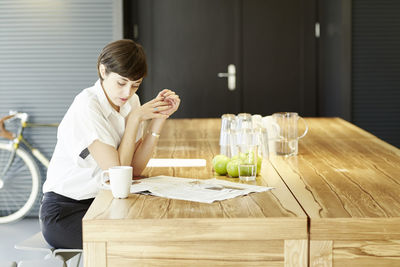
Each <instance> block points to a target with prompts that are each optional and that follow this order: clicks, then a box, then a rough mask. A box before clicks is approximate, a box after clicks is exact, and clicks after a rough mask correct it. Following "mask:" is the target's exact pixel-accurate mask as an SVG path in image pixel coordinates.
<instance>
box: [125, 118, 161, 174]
mask: <svg viewBox="0 0 400 267" xmlns="http://www.w3.org/2000/svg"><path fill="white" fill-rule="evenodd" d="M164 122H165V119H153V120H152V121H151V122H150V125H149V126H148V127H147V129H148V130H147V131H146V133H145V135H144V138H143V142H141V143H140V144H139V147H138V148H137V149H136V151H135V154H134V155H133V159H132V164H131V165H132V167H133V175H134V176H139V175H141V173H142V172H143V170H144V169H145V168H146V165H147V163H148V162H149V160H150V158H151V156H152V155H153V152H154V148H155V147H156V145H157V142H158V136H157V135H159V134H160V132H161V130H162V127H163V125H164Z"/></svg>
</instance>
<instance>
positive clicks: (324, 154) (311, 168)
mask: <svg viewBox="0 0 400 267" xmlns="http://www.w3.org/2000/svg"><path fill="white" fill-rule="evenodd" d="M306 121H307V123H308V124H309V127H310V130H309V133H308V134H307V135H306V137H304V138H303V139H301V140H300V142H299V155H298V156H295V157H288V158H285V157H279V156H271V157H270V159H269V161H268V160H265V161H264V162H263V169H262V172H261V176H259V177H257V180H256V182H254V184H258V185H265V186H273V187H276V189H274V190H272V191H269V192H263V193H254V194H250V195H248V196H244V197H239V198H234V199H230V200H225V201H221V202H215V203H212V204H204V203H196V202H189V201H182V200H171V199H165V198H158V197H153V196H145V195H136V194H132V195H130V196H129V198H128V199H125V200H115V199H113V198H112V196H111V194H110V192H109V191H101V192H100V194H99V196H98V197H97V198H96V200H95V202H94V204H93V205H92V207H91V208H90V209H89V211H88V213H87V214H86V216H85V218H84V221H85V220H86V221H89V220H118V219H119V220H131V219H151V220H154V219H157V220H160V219H193V220H197V219H199V218H201V219H218V220H221V219H226V220H233V219H238V220H240V219H245V220H249V219H250V218H251V219H254V220H257V219H267V218H268V219H274V218H279V220H283V219H290V220H295V219H299V221H301V222H302V223H303V222H304V219H305V218H307V216H308V217H309V218H310V220H311V224H312V225H315V226H317V225H318V223H321V225H320V226H321V227H319V228H318V227H316V228H315V229H320V231H322V232H324V233H326V232H329V231H331V232H335V231H336V232H338V231H341V230H340V227H339V228H338V227H335V226H333V225H334V224H332V228H334V229H328V230H327V228H326V227H328V226H326V221H325V220H326V219H329V220H331V221H332V220H336V222H340V223H343V224H346V225H349V224H352V223H353V227H359V225H360V223H359V222H360V221H363V222H364V223H365V222H367V223H370V224H373V225H377V223H378V222H377V221H374V220H379V224H382V220H385V225H386V226H385V227H386V230H385V231H387V233H388V236H390V237H392V238H394V237H396V238H397V237H398V238H399V239H400V237H399V236H398V235H400V233H398V232H399V231H398V230H397V227H398V225H399V222H400V164H399V163H400V150H399V149H397V148H395V147H393V146H391V145H389V144H387V143H385V142H383V141H382V140H380V139H378V138H376V137H375V136H373V135H372V134H370V133H368V132H366V131H364V130H362V129H360V128H358V127H356V126H354V125H353V124H351V123H348V122H346V121H344V120H342V119H339V118H307V119H306ZM219 129H220V120H219V119H175V120H174V119H173V120H168V121H167V124H166V126H165V127H164V131H163V132H162V135H161V138H160V140H159V144H158V147H157V149H156V152H155V155H154V157H156V158H204V159H206V161H207V166H206V167H190V168H177V167H170V168H148V169H146V170H145V173H144V174H145V175H147V176H157V175H172V176H177V177H187V178H202V179H207V178H211V177H215V175H214V173H213V172H212V167H211V160H212V158H213V156H214V155H216V154H218V153H219V145H218V143H219ZM300 130H301V129H300ZM218 178H220V179H226V180H230V181H238V179H234V178H227V177H218ZM287 187H289V189H290V191H289V190H288V188H287ZM293 196H294V197H293ZM298 203H299V204H300V206H301V207H300V206H299V205H298ZM303 209H304V211H305V213H304V212H303ZM365 220H367V221H365ZM374 227H375V226H374ZM328 228H329V227H328ZM353 230H354V229H350V228H349V230H348V231H353ZM343 231H344V233H343V235H345V234H346V232H347V231H345V230H343ZM311 233H314V232H313V231H311ZM320 234H321V238H322V233H320ZM314 236H318V235H315V233H314Z"/></svg>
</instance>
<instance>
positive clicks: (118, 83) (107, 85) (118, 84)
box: [100, 68, 143, 111]
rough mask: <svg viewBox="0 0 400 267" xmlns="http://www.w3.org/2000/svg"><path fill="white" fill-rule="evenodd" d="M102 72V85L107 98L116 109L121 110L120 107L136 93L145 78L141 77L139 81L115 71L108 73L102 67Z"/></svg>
mask: <svg viewBox="0 0 400 267" xmlns="http://www.w3.org/2000/svg"><path fill="white" fill-rule="evenodd" d="M104 70H105V69H104ZM100 73H101V75H102V78H103V82H102V86H103V89H104V91H105V93H106V96H107V99H108V101H109V102H110V104H111V106H112V107H113V108H114V109H115V110H116V111H119V108H120V107H122V106H123V105H124V104H125V103H126V102H127V101H128V100H129V98H131V97H132V95H133V94H134V93H136V91H137V90H138V89H139V86H140V84H141V82H142V80H143V78H140V79H139V80H137V81H131V80H129V79H128V78H126V77H123V76H121V75H119V74H117V73H115V72H110V73H108V74H106V73H105V71H102V68H100Z"/></svg>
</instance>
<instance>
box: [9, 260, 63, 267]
mask: <svg viewBox="0 0 400 267" xmlns="http://www.w3.org/2000/svg"><path fill="white" fill-rule="evenodd" d="M15 266H17V265H15ZM39 266H40V267H62V266H63V262H62V261H60V260H57V259H47V260H27V261H20V262H19V263H18V267H39Z"/></svg>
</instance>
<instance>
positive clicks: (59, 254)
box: [14, 232, 83, 267]
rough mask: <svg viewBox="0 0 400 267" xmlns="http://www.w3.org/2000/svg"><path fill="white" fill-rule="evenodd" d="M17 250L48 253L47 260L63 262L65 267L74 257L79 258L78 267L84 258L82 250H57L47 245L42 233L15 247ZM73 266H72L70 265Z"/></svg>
mask: <svg viewBox="0 0 400 267" xmlns="http://www.w3.org/2000/svg"><path fill="white" fill-rule="evenodd" d="M14 247H15V248H16V249H20V250H30V251H41V252H46V253H47V255H46V256H45V259H50V258H56V259H59V260H61V261H62V262H63V267H67V263H66V262H67V261H68V260H69V259H71V258H73V257H74V256H77V255H78V256H77V260H76V265H75V266H76V267H78V266H79V263H80V261H81V256H82V252H83V250H82V249H67V248H58V249H55V248H53V247H52V246H50V245H49V244H47V242H46V240H45V239H44V237H43V234H42V232H38V233H36V234H34V235H33V236H31V237H29V238H28V239H26V240H24V241H22V242H21V243H19V244H16V245H15V246H14ZM70 266H72V265H70Z"/></svg>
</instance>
